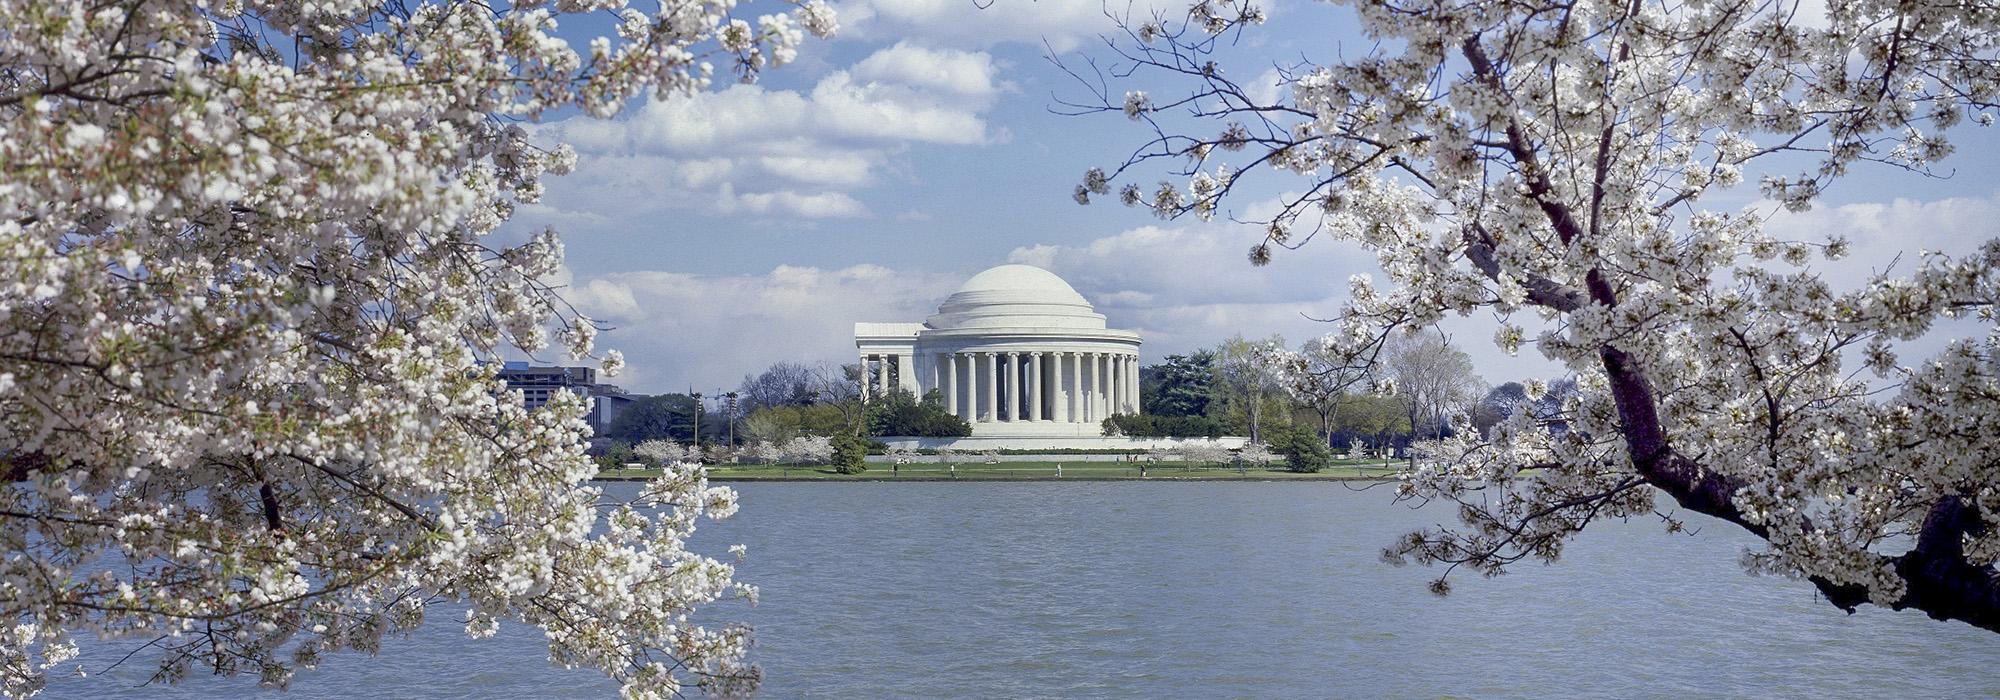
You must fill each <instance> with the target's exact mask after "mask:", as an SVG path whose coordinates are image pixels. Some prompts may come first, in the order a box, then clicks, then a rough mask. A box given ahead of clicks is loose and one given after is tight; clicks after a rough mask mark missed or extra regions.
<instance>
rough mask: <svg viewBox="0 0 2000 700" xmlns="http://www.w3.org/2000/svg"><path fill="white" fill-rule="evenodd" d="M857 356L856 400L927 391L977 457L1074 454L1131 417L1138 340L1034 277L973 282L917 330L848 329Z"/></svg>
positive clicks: (995, 271)
mask: <svg viewBox="0 0 2000 700" xmlns="http://www.w3.org/2000/svg"><path fill="white" fill-rule="evenodd" d="M854 344H855V346H856V347H857V348H858V349H859V350H860V352H861V363H862V367H863V369H864V370H865V371H864V372H863V373H862V376H863V377H864V378H865V380H864V387H863V392H864V395H867V394H875V393H886V392H889V391H898V390H900V391H909V392H911V393H913V394H915V395H917V396H923V395H924V394H926V393H927V392H929V391H931V390H933V389H936V390H938V391H939V392H940V393H942V394H943V396H944V401H945V406H946V407H947V409H948V410H949V411H951V413H952V414H953V415H956V416H959V417H962V418H964V419H966V421H967V422H969V423H971V424H972V438H970V439H968V440H963V442H968V443H973V444H975V445H978V446H985V447H996V448H1013V447H1056V446H1080V445H1078V443H1080V442H1089V441H1095V440H1101V439H1102V438H1101V435H1102V429H1101V427H1100V426H1101V424H1102V422H1103V421H1104V419H1105V418H1106V417H1107V416H1110V415H1112V414H1118V413H1138V412H1139V334H1138V333H1134V332H1132V331H1125V330H1118V329H1114V328H1110V327H1108V326H1106V325H1105V322H1104V315H1103V314H1100V313H1097V312H1096V310H1094V309H1093V308H1092V307H1091V305H1090V301H1089V300H1086V299H1084V298H1083V295H1081V294H1078V293H1076V290H1075V289H1073V288H1071V287H1070V286H1069V283H1068V282H1064V281H1063V279H1062V278H1061V277H1057V276H1056V275H1055V273H1052V272H1049V271H1048V270H1044V269H1041V268H1039V267H1034V266H1032V265H1001V266H999V267H995V268H992V269H989V270H986V271H984V272H981V273H979V274H977V275H973V276H972V279H969V280H966V282H965V284H964V286H961V287H959V288H958V291H957V292H953V293H952V295H951V296H950V297H947V298H946V299H945V300H944V303H943V304H942V305H940V306H938V310H937V313H936V314H934V315H932V316H931V317H930V318H929V319H927V320H925V321H924V322H923V323H856V324H854ZM928 442H929V441H927V444H926V446H933V445H929V444H928ZM945 442H950V441H949V440H946V441H945ZM1120 442H1126V441H1124V440H1122V439H1121V440H1120Z"/></svg>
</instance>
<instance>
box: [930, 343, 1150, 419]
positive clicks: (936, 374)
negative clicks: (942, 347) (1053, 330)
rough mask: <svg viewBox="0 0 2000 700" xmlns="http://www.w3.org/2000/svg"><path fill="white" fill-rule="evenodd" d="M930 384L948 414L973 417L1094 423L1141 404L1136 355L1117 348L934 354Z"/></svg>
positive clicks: (967, 417)
mask: <svg viewBox="0 0 2000 700" xmlns="http://www.w3.org/2000/svg"><path fill="white" fill-rule="evenodd" d="M933 359H934V360H935V361H934V362H932V363H931V367H930V370H931V376H930V377H929V380H930V381H929V382H928V383H929V385H930V386H932V387H936V388H940V389H943V390H944V404H945V407H946V408H947V409H948V410H949V411H951V414H952V415H955V416H959V417H962V418H965V419H966V420H967V421H969V422H974V423H996V422H998V423H1011V422H1020V421H1027V422H1043V421H1048V422H1056V423H1096V422H1098V421H1102V420H1104V419H1105V418H1106V417H1108V416H1110V415H1112V414H1114V413H1138V412H1139V356H1138V355H1136V354H1131V353H1120V352H1065V351H1053V350H1050V351H1039V350H1029V351H992V352H979V351H974V352H951V353H939V354H936V355H935V356H933Z"/></svg>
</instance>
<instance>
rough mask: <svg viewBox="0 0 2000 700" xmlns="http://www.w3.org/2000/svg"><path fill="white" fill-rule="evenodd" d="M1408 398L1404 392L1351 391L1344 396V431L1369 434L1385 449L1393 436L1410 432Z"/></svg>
mask: <svg viewBox="0 0 2000 700" xmlns="http://www.w3.org/2000/svg"><path fill="white" fill-rule="evenodd" d="M1408 401H1409V399H1408V398H1407V397H1403V396H1378V395H1375V394H1363V393H1355V394H1348V395H1347V396H1346V397H1344V398H1342V400H1341V410H1340V419H1339V422H1337V423H1335V424H1334V425H1335V427H1337V428H1338V429H1339V430H1340V432H1341V434H1343V435H1352V436H1357V437H1366V438H1368V439H1369V441H1370V442H1371V444H1372V445H1373V447H1374V448H1375V449H1377V450H1382V449H1386V448H1387V447H1388V446H1389V444H1390V440H1391V438H1393V437H1394V436H1397V435H1403V434H1407V433H1409V432H1410V417H1409V411H1408V410H1407V409H1406V408H1405V406H1407V405H1408Z"/></svg>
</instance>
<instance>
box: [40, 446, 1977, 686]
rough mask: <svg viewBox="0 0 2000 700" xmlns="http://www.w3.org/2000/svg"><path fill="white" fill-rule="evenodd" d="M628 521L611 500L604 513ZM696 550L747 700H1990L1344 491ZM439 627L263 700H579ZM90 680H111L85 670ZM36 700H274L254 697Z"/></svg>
mask: <svg viewBox="0 0 2000 700" xmlns="http://www.w3.org/2000/svg"><path fill="white" fill-rule="evenodd" d="M608 488H610V489H612V490H614V491H621V492H629V491H632V490H635V489H636V485H633V484H611V485H609V486H608ZM737 488H738V490H739V491H740V492H741V493H742V497H743V508H742V512H741V513H740V514H739V515H737V516H736V517H735V518H733V519H731V520H728V521H725V522H721V523H712V524H708V525H707V529H706V530H705V531H703V532H702V533H700V535H699V536H698V537H697V539H696V543H695V545H696V547H697V548H698V549H704V550H705V551H709V552H714V553H720V552H722V550H723V549H724V548H725V547H726V546H727V545H729V544H731V543H743V544H745V545H747V546H748V548H749V558H748V560H747V561H745V562H744V563H743V564H742V566H741V568H740V572H739V573H740V578H742V579H743V580H745V581H749V582H753V583H755V584H757V585H758V586H760V587H761V589H762V601H761V602H760V603H759V604H758V605H757V606H755V607H749V606H747V605H744V604H741V603H732V604H728V605H722V606H717V607H715V608H712V609H711V611H712V612H713V613H714V615H715V616H716V617H718V618H722V619H733V620H740V621H743V622H747V623H750V624H752V625H754V626H755V627H756V630H757V639H758V648H757V651H756V657H757V659H758V661H759V663H760V664H761V665H762V666H763V667H764V669H765V673H766V677H767V680H766V683H765V692H764V697H771V698H959V697H965V698H1076V697H1110V698H1163V697H1195V698H1332V697H1353V698H1375V697H1392V698H1443V697H1472V698H1495V697H1498V698H1545V697H1624V698H1644V697H1658V698H1669V697H1704V698H1705V697H1754V698H1765V697H1786V698H1823V697H1865V698H1876V697H1884V698H1889V697H1894V698H1906V697H1908V698H1915V697H1945V696H1954V697H1967V696H1969V697H2000V635H1995V634H1993V633H1990V632H1983V631H1979V630H1975V629H1973V628H1972V627H1969V626H1966V625H1964V624H1960V623H1945V622H1936V621H1932V620H1930V619H1928V618H1925V617H1923V616H1922V615H1921V614H1917V613H1896V612H1889V611H1884V610H1878V609H1871V608H1864V609H1863V610H1862V611H1861V612H1860V613H1859V614H1856V615H1847V614H1844V613H1842V612H1840V611H1838V610H1835V609H1834V608H1832V607H1831V606H1828V605H1826V604H1825V603H1823V602H1820V601H1818V600H1816V599H1815V598H1814V595H1813V592H1812V589H1811V587H1810V586H1809V585H1807V584H1805V583H1802V582H1797V581H1789V580H1784V579H1777V578H1760V577H1753V576H1750V575H1747V574H1745V573H1743V571H1742V570H1741V568H1739V566H1738V565H1737V559H1738V557H1739V555H1740V554H1741V552H1742V551H1743V550H1744V548H1745V547H1748V546H1750V545H1751V544H1752V539H1751V538H1750V537H1748V536H1747V535H1743V534H1741V533H1739V532H1738V531H1736V530H1734V529H1732V528H1730V527H1727V526H1724V525H1721V524H1717V523H1714V522H1711V521H1704V520H1703V519H1701V518H1700V517H1698V516H1696V517H1693V518H1692V519H1691V523H1692V524H1694V525H1696V526H1698V527H1699V528H1700V532H1699V533H1698V534H1697V535H1695V536H1687V535H1669V534H1666V533H1665V532H1664V531H1663V529H1662V528H1661V527H1660V524H1659V522H1658V521H1657V520H1656V519H1648V520H1640V519H1634V520H1632V521H1630V522H1615V521H1614V522H1607V523H1602V524H1600V525H1596V526H1593V527H1592V528H1591V530H1590V531H1589V532H1586V533H1585V534H1584V535H1583V536H1582V537H1581V539H1580V540H1578V541H1577V542H1576V543H1575V544H1574V545H1572V547H1571V548H1570V549H1569V550H1568V551H1567V552H1566V553H1565V555H1564V557H1563V559H1562V561H1561V562H1559V563H1557V564H1555V565H1553V566H1542V565H1539V564H1533V563H1524V564H1521V565H1519V566H1518V567H1517V568H1516V569H1515V571H1514V572H1513V573H1511V574H1509V575H1507V576H1504V577H1501V578H1498V579H1492V580H1482V579H1480V578H1478V577H1476V576H1462V577H1455V578H1454V581H1455V584H1456V585H1455V591H1454V592H1453V593H1452V595H1451V596H1450V597H1447V598H1436V597H1433V596H1432V595H1430V594H1429V593H1428V592H1426V591H1425V588H1424V582H1425V581H1426V580H1427V578H1428V577H1429V576H1431V575H1433V574H1434V573H1435V571H1434V570H1431V569H1425V568H1421V567H1404V568H1397V567H1392V566H1390V565H1388V564H1384V563H1382V561H1381V560H1380V559H1379V557H1378V553H1379V552H1380V550H1381V548H1382V547H1383V545H1385V544H1387V543H1389V542H1390V541H1391V540H1392V539H1393V538H1394V537H1396V536H1397V535H1398V534H1401V533H1403V532H1405V531H1407V530H1409V529H1411V528H1413V527H1417V526H1421V525H1424V524H1427V523H1434V522H1439V521H1446V520H1449V519H1450V518H1451V517H1452V512H1451V511H1450V510H1449V509H1446V508H1443V507H1429V508H1422V509H1414V510H1413V509H1410V508H1406V507H1402V506H1396V505H1392V504H1391V503H1390V497H1389V493H1388V492H1387V490H1386V489H1382V488H1377V489H1374V490H1368V491H1354V490H1351V488H1350V487H1349V486H1348V485H1344V484H1339V483H1325V482H1321V483H1214V482H1210V483H1157V482H1152V483H1130V482H1116V483H1047V482H1039V483H979V484H954V483H843V484H824V483H818V484H814V483H805V484H786V483H751V484H740V485H738V487H737ZM451 612H453V611H447V610H438V611H434V613H433V617H432V621H431V622H430V623H429V624H428V625H426V626H425V627H424V628H423V629H421V630H420V631H419V632H418V633H416V634H414V635H412V636H411V637H408V638H404V639H396V640H391V641H389V642H387V643H386V644H385V645H384V648H383V650H382V653H381V654H380V656H377V657H374V658H368V657H365V656H358V655H353V654H346V655H339V656H334V657H331V659H330V662H329V663H327V664H326V665H324V666H322V667H321V668H320V669H318V670H316V671H308V672H302V673H301V674H300V675H299V676H298V677H297V678H296V679H295V681H294V684H293V688H292V689H291V691H289V692H288V693H286V694H284V695H282V696H278V697H286V698H371V697H384V698H569V697H603V696H607V695H611V694H614V693H615V690H616V688H615V686H614V685H613V684H612V683H610V682H609V681H607V680H605V679H603V678H602V677H601V676H597V675H595V674H593V673H592V672H590V671H584V670H576V671H564V670H561V669H557V668H554V667H551V666H549V665H548V663H547V661H546V660H545V659H546V656H545V654H546V647H545V646H544V645H543V644H542V641H541V637H540V635H539V633H537V632H536V631H534V630H532V629H529V628H525V627H523V626H521V625H511V626H503V627H502V633H501V634H500V635H499V636H498V637H497V638H494V639H488V640H477V641H474V640H468V639H466V638H465V637H464V635H463V632H462V629H461V627H460V626H459V625H457V624H455V623H454V622H453V619H452V616H451V614H450V613H451ZM86 650H87V653H86V655H85V659H84V662H85V664H86V665H87V667H88V668H90V669H93V670H94V669H97V668H100V667H102V666H104V665H107V664H108V663H109V661H110V660H115V659H116V658H117V656H118V655H119V653H122V652H119V653H114V652H116V651H117V650H116V649H111V648H107V647H106V645H102V644H96V645H87V646H86ZM149 670H150V669H149V668H148V667H147V666H145V665H143V664H141V663H132V664H128V665H126V666H124V667H121V668H119V669H117V670H115V671H113V672H110V673H106V674H93V675H91V676H89V677H87V678H83V679H75V678H66V679H58V680H55V681H53V682H52V683H51V687H50V689H49V692H48V693H47V695H46V697H54V698H106V697H109V698H117V697H133V698H137V697H146V698H159V697H170V698H213V697H241V696H250V695H275V694H272V693H268V692H265V691H260V690H258V689H257V688H256V686H255V678H254V677H250V676H244V677H237V678H226V679H217V678H212V677H195V678H192V679H189V680H188V681H184V682H183V683H181V684H180V685H177V686H171V687H163V686H151V687H144V688H140V687H136V684H138V683H140V682H142V681H143V680H144V677H145V674H146V673H147V672H148V671H149Z"/></svg>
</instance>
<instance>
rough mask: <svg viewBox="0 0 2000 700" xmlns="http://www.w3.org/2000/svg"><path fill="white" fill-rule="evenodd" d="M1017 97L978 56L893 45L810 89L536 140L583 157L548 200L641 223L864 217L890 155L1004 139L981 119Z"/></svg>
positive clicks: (724, 93) (675, 103) (722, 95)
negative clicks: (678, 213) (663, 215)
mask: <svg viewBox="0 0 2000 700" xmlns="http://www.w3.org/2000/svg"><path fill="white" fill-rule="evenodd" d="M1012 89H1013V86H1012V85H1011V84H1009V83H1006V82H1004V81H1002V80H1000V75H999V69H998V68H997V67H995V65H994V63H993V59H992V57H990V56H988V55H986V54H985V53H983V52H978V51H964V50H956V49H936V48H928V47H924V46H920V45H916V44H912V43H909V42H899V43H897V44H895V45H892V46H889V47H887V48H883V49H881V50H879V51H876V52H875V53H874V54H872V55H870V56H868V57H867V58H865V59H863V60H862V61H861V62H860V63H857V64H855V65H854V66H853V67H852V68H850V69H848V70H837V71H834V72H831V73H829V74H827V75H826V76H825V77H823V78H822V79H820V81H819V82H818V84H816V85H814V86H813V87H812V88H811V89H810V90H806V91H794V90H771V89H766V88H764V87H761V86H758V85H735V86H731V87H729V88H726V89H723V90H719V91H716V92H707V93H699V94H695V95H687V96H678V97H675V98H673V99H669V100H663V101H653V100H649V101H647V102H645V103H644V104H642V105H640V106H638V107H637V108H636V109H635V110H633V112H632V113H631V114H629V115H627V116H625V117H623V118H620V119H615V120H597V119H589V118H584V117H577V118H572V119H567V120H563V121H560V122H555V123H553V124H549V125H546V126H543V127H541V130H540V133H539V135H540V136H542V137H544V138H546V139H547V140H548V141H551V142H556V141H560V142H565V143H569V144H571V145H572V146H574V147H575V148H576V149H577V153H578V155H579V162H578V169H577V172H575V173H573V174H571V175H570V176H568V177H563V178H556V179H553V180H551V181H550V185H549V187H550V191H551V194H550V196H549V199H550V200H551V201H561V202H563V203H564V205H565V207H567V208H570V209H582V210H589V211H617V212H627V213H629V214H638V215H648V214H651V213H655V212H658V211H661V210H692V211H695V212H698V213H703V214H711V215H728V214H749V215H754V216H759V217H769V218H785V219H820V218H853V217H866V216H870V215H871V214H872V212H870V211H869V210H868V208H867V206H866V205H864V204H863V203H862V202H861V201H860V199H858V198H857V197H856V196H855V195H856V193H858V192H860V191H861V190H863V189H865V188H867V187H869V186H871V185H873V184H874V183H875V182H876V180H877V178H878V173H879V172H880V171H882V170H883V169H884V168H885V166H888V165H889V164H890V163H891V160H892V158H894V157H895V156H896V154H898V153H901V152H903V151H905V150H907V149H908V148H909V147H911V146H913V145H922V144H928V145H938V146H978V145H987V144H993V143H1000V142H1004V141H1006V140H1007V137H1008V135H1007V132H1006V130H1005V129H1000V128H995V127H994V126H993V125H991V124H990V123H988V121H987V118H986V112H987V111H988V110H990V109H991V108H992V107H993V105H994V104H995V103H996V102H997V101H998V100H999V97H1000V95H1002V94H1003V93H1005V92H1007V91H1009V90H1012ZM523 214H524V215H527V216H529V217H533V216H534V215H535V214H536V212H532V211H529V212H523ZM563 223H565V224H570V225H574V224H576V223H579V222H577V221H564V222H563ZM581 223H583V224H584V225H589V224H590V222H589V221H583V222H581Z"/></svg>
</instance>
